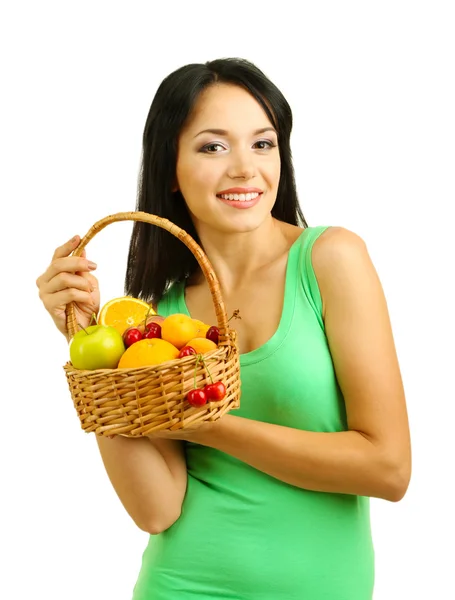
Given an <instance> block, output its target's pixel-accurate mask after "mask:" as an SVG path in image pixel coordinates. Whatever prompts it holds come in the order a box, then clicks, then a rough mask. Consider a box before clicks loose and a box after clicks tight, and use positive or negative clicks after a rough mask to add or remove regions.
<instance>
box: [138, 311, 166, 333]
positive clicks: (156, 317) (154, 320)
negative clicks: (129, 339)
mask: <svg viewBox="0 0 455 600" xmlns="http://www.w3.org/2000/svg"><path fill="white" fill-rule="evenodd" d="M164 319H165V317H163V316H162V315H150V316H148V317H147V319H146V326H148V325H150V324H151V323H158V324H159V325H161V324H162V322H163V321H164ZM139 329H141V331H143V330H144V323H141V324H140V325H139Z"/></svg>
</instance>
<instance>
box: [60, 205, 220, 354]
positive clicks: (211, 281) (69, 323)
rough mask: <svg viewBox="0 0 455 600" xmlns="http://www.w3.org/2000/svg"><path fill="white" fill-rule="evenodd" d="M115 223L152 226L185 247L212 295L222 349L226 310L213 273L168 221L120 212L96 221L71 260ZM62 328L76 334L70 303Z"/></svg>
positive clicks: (191, 241) (202, 254) (200, 252)
mask: <svg viewBox="0 0 455 600" xmlns="http://www.w3.org/2000/svg"><path fill="white" fill-rule="evenodd" d="M116 221H142V222H144V223H150V224H151V225H156V226H157V227H161V228H162V229H166V231H169V233H171V234H172V235H174V236H175V237H176V238H178V239H179V240H180V241H182V242H183V243H184V244H185V246H187V248H189V249H190V250H191V252H192V253H193V254H194V257H195V258H196V260H197V262H198V263H199V266H200V267H201V269H202V272H203V273H204V276H205V278H206V279H207V283H208V285H209V288H210V292H211V294H212V300H213V304H214V305H215V313H216V320H217V324H218V327H219V329H220V345H224V344H223V342H224V341H225V340H226V334H227V330H228V318H227V313H226V308H225V306H224V301H223V298H222V296H221V290H220V283H219V281H218V278H217V276H216V274H215V271H214V270H213V267H212V265H211V264H210V261H209V259H208V258H207V256H206V254H205V252H204V251H203V250H202V248H201V247H200V246H199V244H198V243H197V242H196V241H195V240H194V239H193V238H192V237H191V236H190V235H189V234H188V233H186V231H184V230H183V229H181V228H180V227H178V226H177V225H175V224H174V223H172V222H171V221H169V220H168V219H164V218H163V217H157V216H156V215H152V214H149V213H146V212H140V211H137V212H120V213H115V214H113V215H109V216H107V217H105V218H104V219H101V220H100V221H97V222H96V223H95V224H94V225H93V226H92V227H91V228H90V230H89V231H88V233H87V234H86V235H85V236H84V237H83V238H82V240H81V241H80V243H79V245H78V247H77V248H76V249H75V250H74V252H73V256H80V255H81V254H82V251H83V249H84V248H85V246H86V245H87V244H88V243H89V241H90V240H91V239H92V238H93V237H95V235H96V234H97V233H98V232H99V231H101V230H102V229H104V228H105V227H106V226H107V225H109V224H110V223H115V222H116ZM66 327H67V330H68V334H69V336H70V337H71V338H72V337H73V336H74V334H75V333H76V332H77V331H78V326H77V321H76V312H75V307H74V303H73V302H70V303H69V304H67V306H66Z"/></svg>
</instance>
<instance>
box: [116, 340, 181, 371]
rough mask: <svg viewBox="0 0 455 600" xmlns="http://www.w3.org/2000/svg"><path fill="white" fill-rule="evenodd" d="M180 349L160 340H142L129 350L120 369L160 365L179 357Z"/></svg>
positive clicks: (120, 364)
mask: <svg viewBox="0 0 455 600" xmlns="http://www.w3.org/2000/svg"><path fill="white" fill-rule="evenodd" d="M178 354H179V351H178V349H177V348H176V347H175V346H173V345H172V344H170V343H169V342H167V341H166V340H162V339H160V338H152V339H145V340H144V339H142V340H140V341H139V342H136V343H135V344H132V345H131V346H130V347H129V348H127V349H126V350H125V352H124V354H123V356H122V357H121V359H120V362H119V363H118V368H119V369H130V368H137V367H148V366H153V365H159V364H161V363H163V362H166V361H168V360H174V359H176V358H177V357H178Z"/></svg>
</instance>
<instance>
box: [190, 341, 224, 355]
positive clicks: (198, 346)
mask: <svg viewBox="0 0 455 600" xmlns="http://www.w3.org/2000/svg"><path fill="white" fill-rule="evenodd" d="M186 345H187V346H191V348H194V349H195V350H196V354H205V353H206V352H210V351H211V350H216V349H217V348H218V346H217V345H216V344H215V342H212V340H208V339H207V338H203V337H195V338H193V339H192V340H188V342H187V344H186Z"/></svg>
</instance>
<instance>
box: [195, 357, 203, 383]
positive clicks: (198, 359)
mask: <svg viewBox="0 0 455 600" xmlns="http://www.w3.org/2000/svg"><path fill="white" fill-rule="evenodd" d="M201 358H202V354H198V355H197V357H196V366H195V367H194V389H195V390H197V387H196V372H197V366H198V364H199V361H200V360H201Z"/></svg>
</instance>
